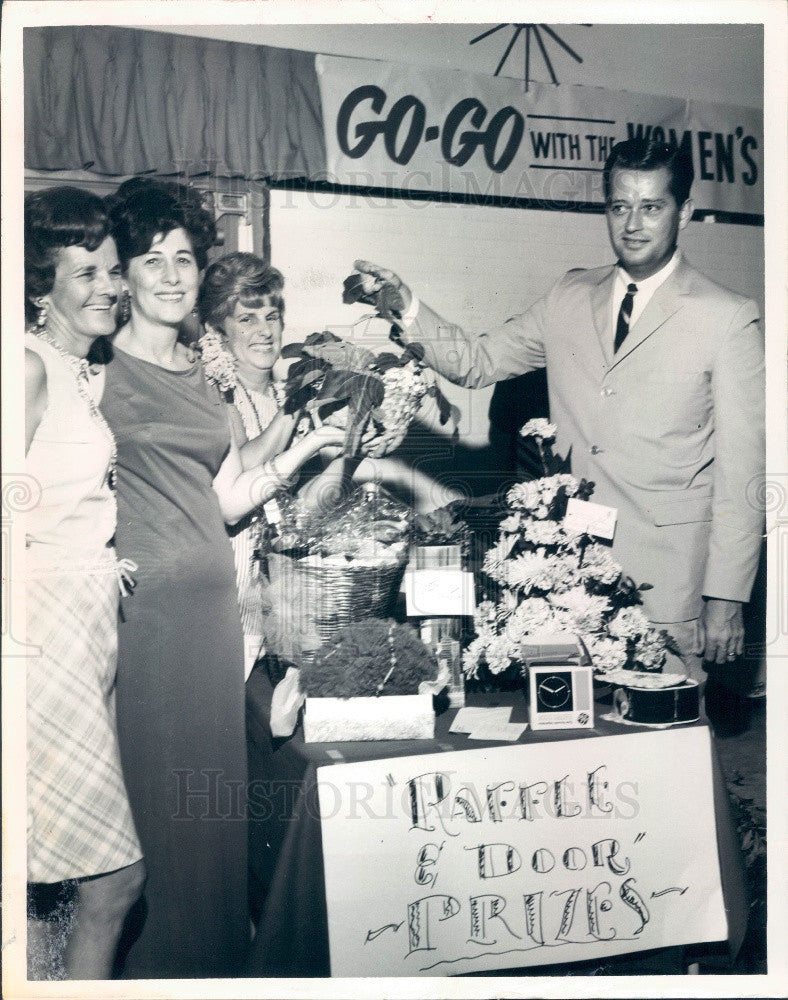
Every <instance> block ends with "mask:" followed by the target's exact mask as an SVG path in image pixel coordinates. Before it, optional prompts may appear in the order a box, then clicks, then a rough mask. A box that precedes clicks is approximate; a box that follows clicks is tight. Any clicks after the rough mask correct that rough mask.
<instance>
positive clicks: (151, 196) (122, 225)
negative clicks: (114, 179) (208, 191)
mask: <svg viewBox="0 0 788 1000" xmlns="http://www.w3.org/2000/svg"><path fill="white" fill-rule="evenodd" d="M107 207H108V209H109V214H110V219H111V220H112V235H113V236H114V237H115V242H116V243H117V244H118V256H119V257H120V266H121V268H122V269H123V271H124V272H125V271H126V270H127V269H128V266H129V261H130V260H132V259H133V258H134V257H140V256H142V254H145V253H147V252H148V251H149V250H150V248H151V246H152V245H153V241H154V240H155V239H156V237H157V236H166V235H167V233H171V232H172V231H173V229H183V230H185V231H186V233H188V235H189V239H190V240H191V245H192V250H193V252H194V257H195V260H196V261H197V266H198V267H199V269H200V270H202V269H203V268H204V267H205V265H206V263H207V262H208V250H209V249H210V248H211V247H212V246H213V244H214V243H215V242H216V224H215V222H214V220H213V213H212V212H210V211H209V210H208V209H207V208H205V207H204V205H203V199H202V195H201V194H200V192H199V191H197V190H195V189H194V188H191V187H187V186H186V185H185V184H176V183H175V182H173V181H160V180H156V179H155V178H152V177H132V178H130V179H129V180H127V181H124V182H123V184H121V185H120V187H119V188H118V190H117V191H116V192H115V194H113V195H110V196H109V198H107Z"/></svg>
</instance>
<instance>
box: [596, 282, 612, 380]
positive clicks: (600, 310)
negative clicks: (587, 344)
mask: <svg viewBox="0 0 788 1000" xmlns="http://www.w3.org/2000/svg"><path fill="white" fill-rule="evenodd" d="M615 273H616V269H615V267H611V268H610V269H609V270H605V271H603V273H602V276H601V277H600V279H599V281H598V282H597V283H596V284H595V285H594V286H593V287H592V288H591V314H592V315H593V317H594V328H595V330H596V335H597V339H598V341H599V348H600V350H601V351H602V356H603V357H604V359H605V365H606V366H607V367H608V368H610V366H611V364H612V358H611V355H610V351H611V349H612V343H611V342H610V341H611V338H610V336H609V327H610V297H611V296H612V294H613V279H614V277H615Z"/></svg>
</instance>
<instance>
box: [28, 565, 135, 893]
mask: <svg viewBox="0 0 788 1000" xmlns="http://www.w3.org/2000/svg"><path fill="white" fill-rule="evenodd" d="M114 566H115V563H114V560H113V561H112V563H111V564H108V571H106V572H98V573H96V572H90V571H89V570H88V571H86V572H85V573H81V572H75V571H74V568H73V567H71V568H70V569H69V570H68V571H66V572H63V573H61V572H58V571H57V570H52V571H48V572H46V573H41V572H39V573H34V574H31V575H30V576H29V578H28V584H27V635H28V642H29V643H31V644H33V645H35V646H37V647H39V649H40V655H38V656H31V657H30V659H29V660H28V664H27V754H28V764H27V876H28V880H29V881H30V882H59V881H63V880H65V879H72V878H79V877H81V876H85V875H98V874H102V873H104V872H110V871H114V870H116V869H118V868H123V867H125V866H126V865H130V864H132V863H133V862H135V861H138V860H139V859H140V858H141V857H142V851H141V849H140V844H139V840H138V839H137V832H136V830H135V827H134V821H133V819H132V816H131V810H130V808H129V802H128V798H127V796H126V788H125V785H124V782H123V774H122V771H121V765H120V756H119V753H118V740H117V730H116V725H115V672H116V666H117V608H118V582H117V578H116V576H115V573H114Z"/></svg>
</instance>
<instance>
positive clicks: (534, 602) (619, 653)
mask: <svg viewBox="0 0 788 1000" xmlns="http://www.w3.org/2000/svg"><path fill="white" fill-rule="evenodd" d="M521 433H522V434H523V435H524V436H533V437H534V438H535V439H536V443H537V446H538V448H539V452H540V455H541V458H542V465H543V469H544V472H545V475H544V477H542V478H541V479H535V480H532V481H529V482H523V483H518V484H516V485H515V486H513V487H512V488H511V489H510V490H509V492H508V494H507V515H506V516H505V517H504V519H503V520H502V521H501V523H500V526H499V534H498V541H497V544H496V545H494V546H493V547H492V548H491V549H490V550H489V551H488V552H487V554H486V555H485V557H484V561H483V565H482V573H483V583H484V584H486V593H485V594H484V595H483V596H484V597H485V599H484V600H482V601H481V602H480V603H479V604H478V606H477V610H476V615H475V630H476V635H475V637H474V638H473V639H472V641H471V642H470V644H469V645H468V647H467V649H466V650H465V652H464V655H463V669H464V671H465V674H466V676H467V677H468V678H475V679H477V680H479V681H481V682H482V683H486V684H493V685H496V682H498V683H500V682H501V681H504V682H505V681H506V680H507V679H508V680H509V681H511V680H512V679H514V678H516V677H517V676H518V675H519V674H520V673H521V672H522V671H523V667H522V661H523V655H522V649H523V646H524V644H527V643H529V642H530V643H535V644H538V643H539V642H540V639H541V638H542V637H544V636H546V635H550V636H554V635H556V634H564V635H567V636H571V637H580V639H581V641H582V643H583V645H584V646H585V648H586V650H587V652H588V654H589V656H590V659H591V661H592V664H593V668H594V672H595V674H596V675H597V676H598V677H599V678H600V679H602V680H605V679H613V681H614V682H615V683H620V674H621V673H624V674H625V676H631V675H632V674H633V673H635V672H638V673H643V672H658V671H661V670H662V666H663V664H664V663H665V659H666V654H667V652H668V651H669V650H670V651H672V652H677V651H676V649H675V647H674V645H673V641H672V639H671V638H670V636H669V635H668V634H667V632H665V631H659V630H657V629H655V628H653V627H652V625H651V624H650V623H649V621H648V619H647V618H646V616H645V614H644V613H643V611H642V609H641V608H640V607H638V605H639V604H640V603H641V598H640V593H641V591H643V590H646V589H649V587H648V585H647V584H641V585H640V586H637V585H636V584H635V583H634V582H633V581H632V580H631V579H630V578H629V577H627V576H626V575H625V574H624V571H623V569H622V567H621V566H619V565H618V563H616V562H615V561H614V560H613V558H612V557H611V555H610V551H609V549H608V548H607V547H606V546H603V545H601V544H599V543H597V542H594V541H592V539H591V538H590V536H589V535H587V534H585V533H583V532H578V531H576V530H573V529H572V528H571V527H570V526H569V525H568V524H567V523H565V521H564V517H565V514H566V509H567V504H568V501H569V499H570V498H571V497H576V498H578V499H588V497H589V496H590V495H591V494H592V492H593V487H594V484H593V483H590V482H586V481H585V480H582V481H578V480H577V479H576V478H575V477H574V476H572V475H571V474H570V473H568V472H566V471H561V470H564V469H566V463H565V462H563V461H562V460H561V459H559V458H557V457H556V456H554V455H553V453H552V448H551V441H552V440H553V438H554V437H555V433H556V427H555V425H554V424H550V423H548V422H547V421H546V420H542V419H539V420H532V421H529V422H528V423H527V424H526V425H525V426H524V427H523V428H522V430H521Z"/></svg>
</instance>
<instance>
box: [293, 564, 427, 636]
mask: <svg viewBox="0 0 788 1000" xmlns="http://www.w3.org/2000/svg"><path fill="white" fill-rule="evenodd" d="M406 562H407V553H404V554H403V557H402V559H401V560H399V561H398V562H396V563H389V564H387V565H382V566H354V565H353V564H352V563H348V565H347V566H332V565H330V564H326V563H325V562H321V561H319V557H315V556H310V557H308V558H306V559H296V560H294V561H293V566H292V569H293V577H294V579H295V581H297V583H298V585H299V590H300V592H301V593H300V596H301V599H302V601H303V604H304V607H305V609H307V610H308V615H309V618H310V620H311V621H312V622H313V623H314V628H315V631H316V632H317V634H318V635H319V636H320V639H321V640H322V641H323V642H326V641H327V640H328V639H331V638H333V636H335V635H336V633H337V632H338V631H339V630H340V629H341V628H344V626H345V625H350V624H351V623H352V622H357V621H360V620H361V619H362V618H385V617H386V616H387V615H388V614H389V613H390V612H391V610H392V606H393V603H394V600H395V597H396V593H397V587H398V585H399V581H400V578H401V577H402V572H403V570H404V568H405V563H406Z"/></svg>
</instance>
